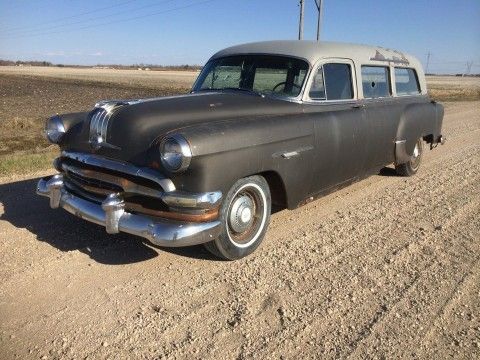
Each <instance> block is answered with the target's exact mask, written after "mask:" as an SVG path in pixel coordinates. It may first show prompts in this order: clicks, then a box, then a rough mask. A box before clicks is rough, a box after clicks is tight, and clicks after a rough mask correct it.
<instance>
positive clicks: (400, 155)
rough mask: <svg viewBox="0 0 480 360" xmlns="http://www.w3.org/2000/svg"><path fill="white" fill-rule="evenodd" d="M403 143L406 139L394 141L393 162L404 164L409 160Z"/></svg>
mask: <svg viewBox="0 0 480 360" xmlns="http://www.w3.org/2000/svg"><path fill="white" fill-rule="evenodd" d="M405 143H406V140H398V141H395V164H405V163H407V162H409V161H410V159H411V157H412V156H411V155H408V154H407V149H406V148H405Z"/></svg>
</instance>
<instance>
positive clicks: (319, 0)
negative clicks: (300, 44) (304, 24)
mask: <svg viewBox="0 0 480 360" xmlns="http://www.w3.org/2000/svg"><path fill="white" fill-rule="evenodd" d="M315 4H316V5H317V10H318V22H317V41H320V30H321V27H322V18H323V1H322V0H315Z"/></svg>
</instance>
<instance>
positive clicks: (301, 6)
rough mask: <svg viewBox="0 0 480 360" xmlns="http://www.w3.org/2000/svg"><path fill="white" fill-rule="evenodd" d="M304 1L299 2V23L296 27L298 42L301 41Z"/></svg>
mask: <svg viewBox="0 0 480 360" xmlns="http://www.w3.org/2000/svg"><path fill="white" fill-rule="evenodd" d="M304 2H305V1H304V0H300V23H299V26H298V40H303V13H304V10H305V7H304V5H305V4H304Z"/></svg>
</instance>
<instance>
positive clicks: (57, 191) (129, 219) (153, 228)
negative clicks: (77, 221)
mask: <svg viewBox="0 0 480 360" xmlns="http://www.w3.org/2000/svg"><path fill="white" fill-rule="evenodd" d="M37 194H38V195H42V196H46V197H48V198H50V207H51V208H52V209H56V208H59V207H62V208H64V209H65V210H66V211H68V212H69V213H71V214H73V215H75V216H78V217H80V218H82V219H84V220H87V221H90V222H93V223H95V224H98V225H102V226H105V229H106V231H107V233H109V234H115V233H118V232H126V233H129V234H133V235H137V236H141V237H144V238H146V239H148V240H149V241H151V242H152V243H153V244H155V245H158V246H166V247H180V246H190V245H196V244H202V243H206V242H209V241H211V240H214V239H215V238H216V237H218V235H219V234H220V231H221V223H220V221H211V222H204V223H186V222H179V221H172V220H162V219H158V218H151V217H148V216H143V215H137V214H132V213H129V212H127V211H125V209H124V207H125V203H124V201H123V199H122V197H121V196H120V195H119V194H111V195H109V196H108V197H107V198H106V199H105V200H104V201H103V202H102V204H101V205H99V204H97V203H94V202H91V201H88V200H84V199H83V198H80V197H78V196H76V195H74V194H72V193H70V192H69V191H68V190H67V189H66V188H65V186H64V183H63V176H62V175H61V174H59V175H54V176H52V177H47V178H43V179H41V180H40V181H39V182H38V185H37Z"/></svg>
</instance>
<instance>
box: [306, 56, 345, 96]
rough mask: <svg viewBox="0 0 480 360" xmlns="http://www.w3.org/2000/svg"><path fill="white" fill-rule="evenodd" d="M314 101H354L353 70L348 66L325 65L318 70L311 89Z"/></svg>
mask: <svg viewBox="0 0 480 360" xmlns="http://www.w3.org/2000/svg"><path fill="white" fill-rule="evenodd" d="M309 96H310V98H311V99H314V100H348V99H353V86H352V69H351V67H350V65H348V64H335V63H331V64H324V65H322V66H321V67H319V68H318V70H317V73H316V74H315V76H314V78H313V82H312V86H311V87H310V92H309Z"/></svg>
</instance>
